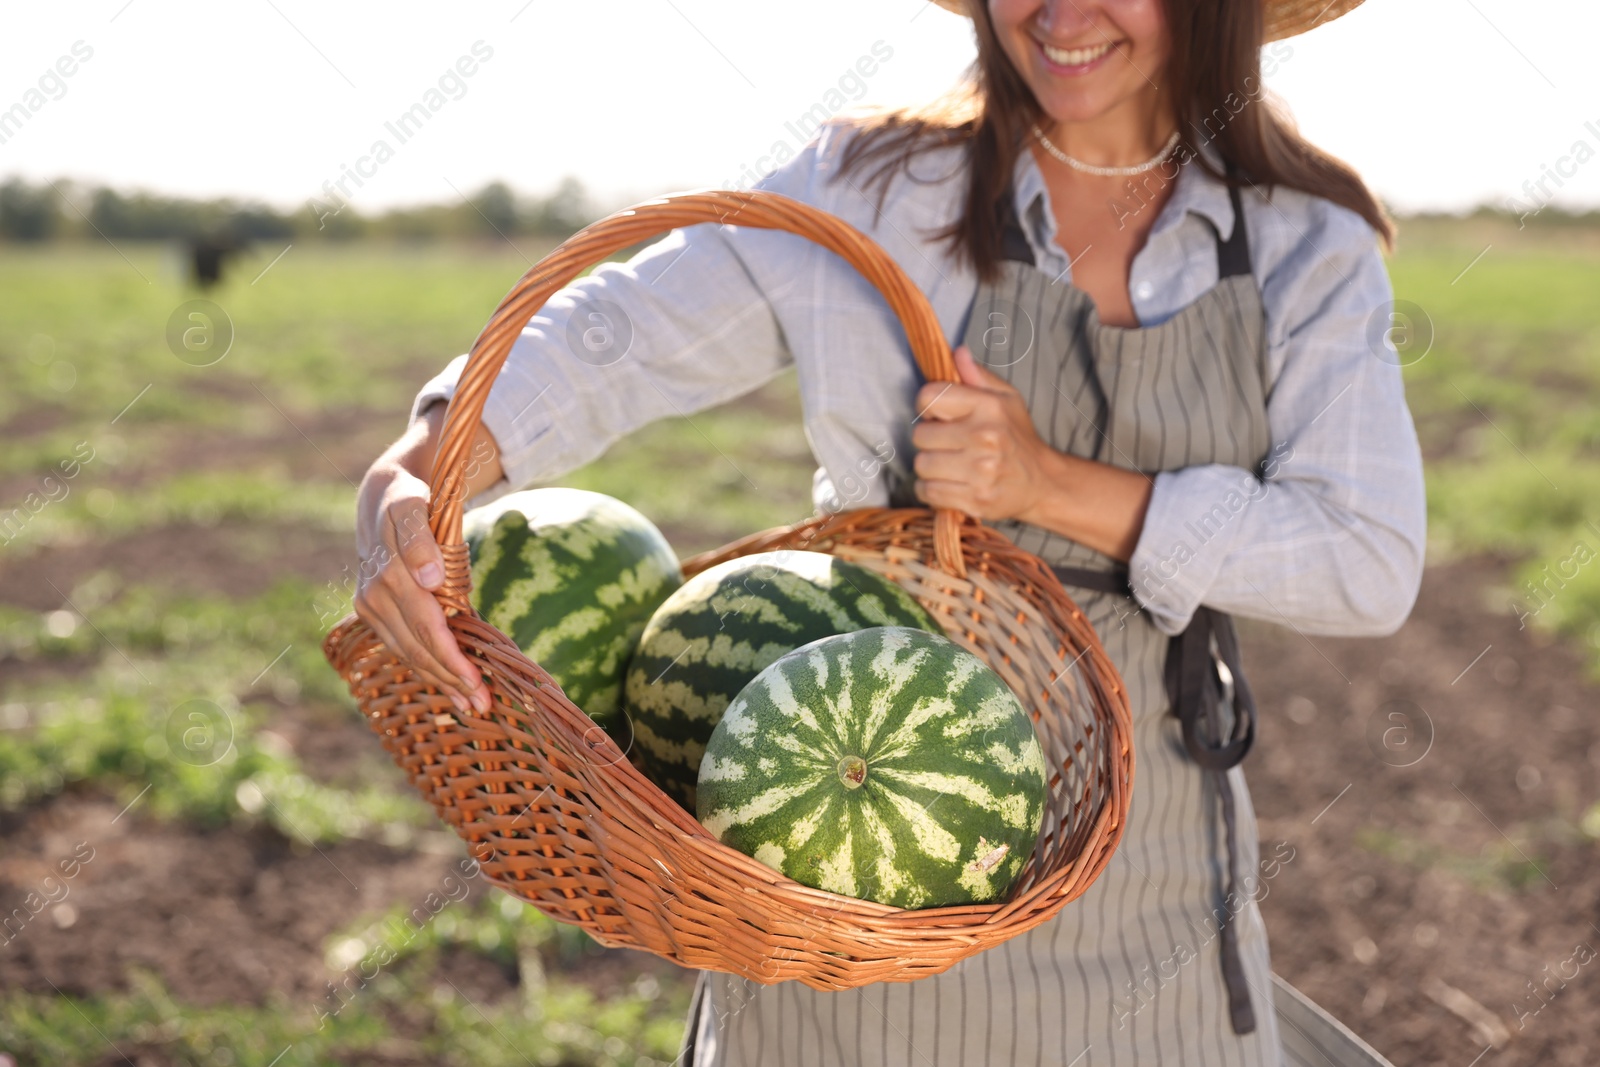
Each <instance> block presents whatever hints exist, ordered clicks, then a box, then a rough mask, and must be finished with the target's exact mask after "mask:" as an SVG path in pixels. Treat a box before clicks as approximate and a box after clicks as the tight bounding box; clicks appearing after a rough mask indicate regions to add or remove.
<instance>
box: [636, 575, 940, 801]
mask: <svg viewBox="0 0 1600 1067" xmlns="http://www.w3.org/2000/svg"><path fill="white" fill-rule="evenodd" d="M869 626H912V627H919V628H922V629H926V630H930V631H938V630H939V624H938V623H937V622H936V621H935V620H934V618H933V616H932V615H930V614H929V613H928V612H927V610H926V609H925V608H923V607H922V606H921V605H920V604H918V603H917V602H916V600H915V599H914V598H913V597H912V596H911V595H910V594H909V593H907V592H906V591H905V590H904V589H902V588H901V587H900V586H899V585H897V584H896V583H894V582H893V581H891V580H889V579H888V578H885V577H883V576H881V575H879V574H876V573H874V572H873V571H870V570H868V569H867V568H865V567H863V566H861V565H860V564H856V563H851V562H849V561H847V560H841V559H837V558H835V557H833V556H830V555H828V554H827V553H823V552H807V551H802V550H798V549H783V550H778V551H773V552H758V553H753V554H751V555H748V556H741V557H739V558H738V559H732V560H728V561H726V562H724V563H721V564H718V565H717V566H715V567H711V568H708V569H707V570H705V571H703V572H701V573H700V574H697V575H695V576H694V577H692V578H690V579H689V580H688V581H686V582H685V583H684V584H683V586H682V588H680V589H678V590H677V591H676V592H675V593H673V594H672V595H671V596H670V597H668V598H667V600H666V602H665V603H663V604H662V605H661V607H660V608H659V609H658V610H657V611H656V613H655V615H654V616H652V617H651V619H650V622H649V624H648V625H647V626H646V627H645V630H644V634H643V636H642V637H641V638H640V639H639V648H638V650H637V651H636V652H635V653H634V656H633V661H632V663H631V664H629V666H628V675H627V682H626V687H625V690H624V696H623V708H624V710H625V712H626V714H627V718H628V724H627V726H628V727H630V728H631V736H632V742H633V744H632V750H631V753H630V755H631V758H632V759H633V760H634V762H635V763H636V764H637V765H638V766H639V768H640V770H642V771H643V772H644V774H645V776H646V777H648V778H650V779H651V781H653V782H655V783H656V784H657V785H658V786H660V787H661V788H662V790H663V791H664V792H665V793H666V794H667V795H668V796H670V797H672V798H673V799H674V800H676V801H677V802H678V803H679V804H681V805H683V807H684V808H685V809H687V810H688V811H690V812H693V811H694V810H695V785H696V780H697V779H698V777H699V773H700V760H701V757H702V756H703V755H704V754H705V746H706V742H707V741H709V740H710V739H711V732H712V730H714V729H715V728H716V725H717V722H718V721H719V720H720V719H721V718H722V713H723V712H724V711H725V710H726V709H727V707H728V703H729V702H730V701H731V700H732V699H733V698H734V697H735V696H737V695H738V694H739V691H740V690H741V689H743V688H744V687H745V686H746V685H747V684H749V682H750V681H751V679H753V678H754V677H755V676H756V675H757V674H759V673H760V672H761V670H762V669H763V668H764V667H766V666H767V665H768V664H769V663H771V662H773V661H774V660H776V659H777V658H778V657H780V656H782V655H784V654H785V653H788V652H792V651H793V650H794V649H796V648H799V647H800V646H802V645H805V644H809V643H810V642H812V641H815V640H817V639H818V638H822V637H828V636H831V635H833V634H838V633H845V632H848V631H851V630H860V629H863V628H866V627H869Z"/></svg>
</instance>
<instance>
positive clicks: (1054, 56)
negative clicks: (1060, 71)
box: [1040, 42, 1111, 67]
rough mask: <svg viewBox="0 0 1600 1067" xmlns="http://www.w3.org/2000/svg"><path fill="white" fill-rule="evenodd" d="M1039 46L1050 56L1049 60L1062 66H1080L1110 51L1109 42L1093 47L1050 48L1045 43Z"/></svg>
mask: <svg viewBox="0 0 1600 1067" xmlns="http://www.w3.org/2000/svg"><path fill="white" fill-rule="evenodd" d="M1040 47H1041V48H1043V49H1044V54H1045V55H1046V56H1048V57H1049V58H1050V62H1052V63H1059V64H1061V65H1062V66H1063V67H1081V66H1083V65H1084V64H1085V63H1092V62H1094V61H1095V60H1097V59H1099V58H1100V57H1101V56H1103V55H1105V54H1106V53H1107V52H1109V51H1111V43H1110V42H1107V43H1105V44H1102V45H1096V46H1095V47H1093V48H1051V47H1050V46H1049V45H1047V44H1041V45H1040Z"/></svg>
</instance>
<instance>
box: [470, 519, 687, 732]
mask: <svg viewBox="0 0 1600 1067" xmlns="http://www.w3.org/2000/svg"><path fill="white" fill-rule="evenodd" d="M461 527H462V533H463V534H464V536H465V539H466V542H467V548H468V550H469V553H470V555H471V558H472V596H471V600H472V606H473V607H474V608H476V609H477V611H478V614H480V615H482V616H483V618H484V619H485V620H487V621H488V622H489V624H490V625H491V626H493V627H495V628H496V629H497V630H499V631H500V632H501V633H503V634H505V635H506V636H507V637H509V638H511V639H512V640H513V641H515V642H516V643H517V647H518V648H520V649H522V651H523V653H524V654H525V655H526V656H527V657H528V658H529V659H531V660H533V661H534V662H535V663H537V664H539V666H541V667H543V668H544V669H545V670H547V671H549V672H550V676H551V677H552V678H554V679H555V680H556V684H557V685H559V686H561V690H562V692H564V693H566V695H567V699H569V700H571V701H572V702H573V703H574V704H576V705H577V706H578V707H580V708H582V709H583V710H584V711H585V712H586V713H588V715H589V717H590V718H592V719H594V720H595V721H596V722H598V723H600V724H601V725H602V726H605V727H607V728H608V729H612V730H613V731H614V730H615V725H616V720H618V719H620V717H621V716H620V708H621V700H622V681H623V675H624V672H625V671H626V670H627V665H628V658H629V657H630V656H631V655H632V654H633V649H634V646H635V645H637V644H638V642H639V635H640V634H641V633H642V632H644V627H645V623H647V622H648V621H649V620H650V615H651V613H652V612H654V611H655V610H656V608H657V607H659V606H660V604H661V602H662V601H664V600H666V599H667V597H668V596H669V595H671V593H672V591H673V590H675V589H677V588H678V587H679V586H680V585H682V584H683V571H682V569H681V568H680V567H679V565H678V557H677V555H676V554H675V553H674V552H673V551H672V546H671V545H669V544H667V539H666V538H665V537H663V536H661V531H660V530H658V529H656V528H655V525H654V524H653V523H651V522H650V520H649V519H647V518H645V517H644V516H643V515H641V514H639V512H637V511H635V510H634V509H633V508H631V507H629V506H628V505H627V504H624V503H623V502H622V501H620V500H614V499H612V498H611V497H609V496H604V495H602V494H600V493H590V492H587V491H585V490H582V489H563V488H549V489H529V490H526V491H523V492H520V493H511V494H508V495H507V496H504V497H501V498H500V499H499V500H496V501H494V502H493V503H491V504H488V505H486V506H484V507H481V508H474V509H473V510H471V511H469V512H467V514H466V515H465V516H464V517H463V518H462V520H461Z"/></svg>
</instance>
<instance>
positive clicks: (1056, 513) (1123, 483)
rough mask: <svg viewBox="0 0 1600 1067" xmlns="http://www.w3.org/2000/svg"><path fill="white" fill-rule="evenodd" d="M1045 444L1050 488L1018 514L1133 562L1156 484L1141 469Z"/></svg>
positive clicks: (1042, 469)
mask: <svg viewBox="0 0 1600 1067" xmlns="http://www.w3.org/2000/svg"><path fill="white" fill-rule="evenodd" d="M1041 444H1042V443H1041ZM1042 447H1043V451H1042V453H1041V456H1040V458H1039V461H1038V462H1039V467H1040V472H1041V474H1042V476H1043V478H1044V481H1045V485H1046V489H1045V491H1044V492H1041V493H1039V494H1038V495H1037V497H1036V498H1035V503H1034V504H1033V505H1032V506H1031V507H1029V508H1028V509H1027V510H1026V511H1025V512H1023V513H1022V514H1020V515H1018V516H1017V518H1019V519H1020V520H1021V521H1023V522H1027V523H1031V524H1032V525H1034V526H1039V527H1043V528H1044V529H1046V530H1050V531H1051V532H1053V533H1058V534H1060V535H1061V536H1063V537H1068V538H1071V539H1072V540H1074V541H1077V542H1078V543H1079V544H1082V545H1087V546H1088V547H1090V548H1093V549H1095V550H1097V551H1100V552H1104V553H1105V554H1106V555H1108V556H1110V557H1112V558H1113V559H1119V560H1122V561H1123V562H1127V560H1129V559H1130V558H1132V556H1133V550H1134V548H1135V547H1136V546H1137V545H1138V544H1139V535H1140V533H1142V532H1143V530H1144V516H1145V512H1146V510H1147V509H1148V508H1149V506H1150V490H1151V487H1152V486H1153V484H1154V483H1153V482H1152V481H1151V479H1150V478H1149V477H1148V476H1146V475H1144V474H1142V473H1140V472H1139V471H1130V470H1124V469H1123V468H1121V467H1113V466H1111V465H1110V464H1108V463H1097V462H1095V461H1094V460H1089V459H1082V458H1080V457H1078V456H1069V455H1066V454H1065V453H1062V452H1057V451H1056V450H1055V449H1053V448H1049V447H1048V446H1042Z"/></svg>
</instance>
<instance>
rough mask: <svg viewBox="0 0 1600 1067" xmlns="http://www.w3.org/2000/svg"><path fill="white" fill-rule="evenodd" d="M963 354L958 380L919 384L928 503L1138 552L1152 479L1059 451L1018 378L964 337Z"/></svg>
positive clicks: (921, 475) (920, 473)
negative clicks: (1045, 435) (986, 362)
mask: <svg viewBox="0 0 1600 1067" xmlns="http://www.w3.org/2000/svg"><path fill="white" fill-rule="evenodd" d="M955 361H956V372H957V373H958V374H959V375H960V376H961V381H960V383H959V384H950V383H948V382H929V383H928V384H926V385H924V386H923V387H922V389H921V391H920V392H918V393H917V410H918V411H919V412H921V416H920V417H919V419H918V420H917V424H916V426H914V427H913V428H912V431H911V443H912V444H913V445H915V446H916V448H917V458H916V461H915V465H914V466H915V470H916V473H917V484H916V492H917V496H918V497H919V498H920V499H921V500H922V501H923V502H924V503H926V504H927V505H929V506H930V507H936V508H953V509H955V510H957V511H964V512H966V513H967V514H968V515H971V516H973V517H974V518H978V519H984V520H986V521H989V522H996V521H999V520H1001V519H1016V520H1017V521H1019V522H1026V523H1030V524H1032V525H1034V526H1040V527H1043V528H1044V529H1046V530H1051V531H1053V532H1055V533H1058V534H1061V535H1062V536H1063V537H1070V538H1071V539H1072V540H1074V541H1077V542H1078V543H1079V544H1082V545H1087V546H1088V547H1090V548H1093V549H1096V550H1097V551H1100V552H1104V553H1105V554H1106V555H1108V556H1110V557H1112V558H1113V559H1119V560H1127V559H1128V558H1129V557H1131V556H1132V555H1133V550H1134V548H1135V547H1136V546H1137V545H1138V543H1139V535H1140V533H1141V532H1143V530H1144V516H1145V511H1146V510H1147V509H1148V508H1149V505H1150V490H1151V487H1152V485H1153V483H1152V482H1151V480H1150V478H1149V477H1148V476H1147V475H1145V474H1143V473H1141V472H1139V471H1131V470H1127V469H1125V468H1122V467H1114V466H1112V465H1110V464H1108V463H1097V462H1095V461H1094V460H1090V459H1083V458H1081V457H1079V456H1070V455H1066V454H1064V453H1061V452H1057V451H1056V450H1055V449H1053V448H1051V447H1050V446H1049V445H1048V444H1046V443H1045V442H1044V441H1043V440H1042V439H1040V437H1039V434H1038V431H1036V430H1035V429H1034V426H1033V416H1031V415H1030V414H1029V413H1028V405H1027V402H1026V401H1025V400H1023V398H1022V394H1021V393H1019V392H1017V390H1016V389H1015V388H1014V387H1013V386H1012V385H1011V383H1010V382H1007V381H1005V380H1004V379H1002V378H999V377H997V376H995V375H994V374H992V373H991V372H990V371H989V370H988V369H987V368H985V367H982V366H980V365H979V364H978V362H977V361H976V360H974V359H973V358H972V353H971V352H970V351H968V349H967V346H965V345H962V346H961V347H960V348H958V349H956V351H955Z"/></svg>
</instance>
